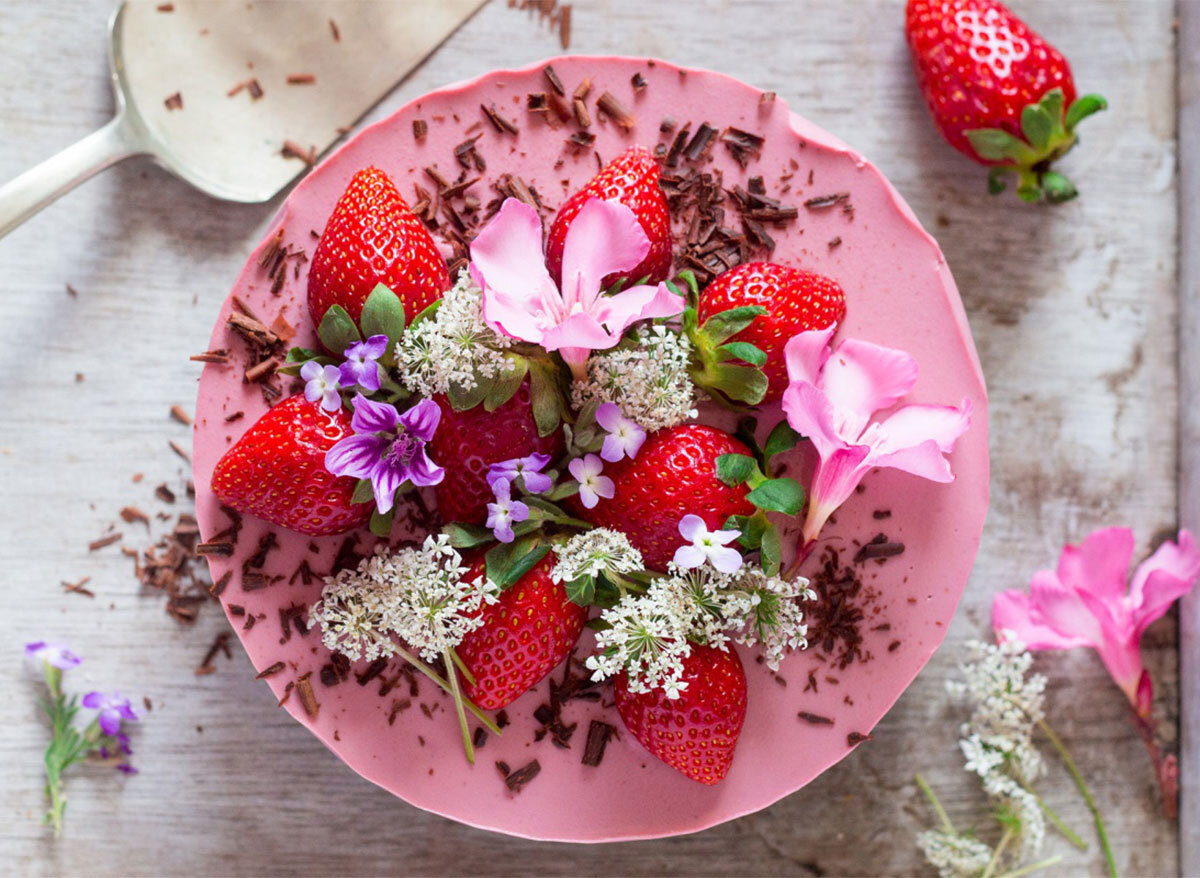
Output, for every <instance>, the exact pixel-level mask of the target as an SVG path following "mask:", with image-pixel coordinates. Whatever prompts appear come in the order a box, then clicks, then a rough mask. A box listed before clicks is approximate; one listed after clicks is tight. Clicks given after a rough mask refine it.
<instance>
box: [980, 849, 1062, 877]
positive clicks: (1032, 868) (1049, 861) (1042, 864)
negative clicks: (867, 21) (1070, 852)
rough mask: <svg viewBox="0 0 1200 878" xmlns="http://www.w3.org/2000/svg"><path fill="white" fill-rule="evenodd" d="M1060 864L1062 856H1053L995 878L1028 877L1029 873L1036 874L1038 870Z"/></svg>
mask: <svg viewBox="0 0 1200 878" xmlns="http://www.w3.org/2000/svg"><path fill="white" fill-rule="evenodd" d="M1060 862H1062V854H1055V855H1054V856H1052V857H1047V858H1046V859H1044V860H1038V861H1037V862H1036V863H1030V864H1029V865H1028V866H1022V867H1021V868H1020V869H1013V870H1012V871H1011V872H1005V873H1004V874H1002V875H997V876H996V878H1019V876H1021V875H1028V874H1029V873H1030V872H1036V871H1037V870H1038V869H1049V868H1050V867H1051V866H1054V865H1057V864H1058V863H1060Z"/></svg>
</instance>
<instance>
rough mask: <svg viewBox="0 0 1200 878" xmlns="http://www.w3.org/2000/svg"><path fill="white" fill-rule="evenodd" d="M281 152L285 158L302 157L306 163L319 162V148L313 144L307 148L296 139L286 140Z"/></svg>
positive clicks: (313, 163) (301, 159)
mask: <svg viewBox="0 0 1200 878" xmlns="http://www.w3.org/2000/svg"><path fill="white" fill-rule="evenodd" d="M279 154H280V155H282V156H283V157H284V158H285V159H300V161H302V162H304V164H306V165H315V164H316V163H317V148H316V147H315V146H311V147H309V148H308V149H305V148H304V147H303V146H301V145H300V144H298V143H296V141H294V140H285V141H284V142H283V147H282V148H281V149H280V150H279Z"/></svg>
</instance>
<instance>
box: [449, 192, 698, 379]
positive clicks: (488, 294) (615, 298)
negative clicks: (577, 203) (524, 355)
mask: <svg viewBox="0 0 1200 878" xmlns="http://www.w3.org/2000/svg"><path fill="white" fill-rule="evenodd" d="M649 249H650V241H649V239H647V237H646V233H645V232H644V231H642V227H641V225H640V224H639V223H638V221H637V217H635V216H634V214H633V211H632V210H630V209H629V208H628V207H626V206H625V205H623V204H621V203H620V202H619V201H603V200H601V199H599V198H593V199H591V200H589V201H587V202H586V203H585V204H584V206H583V208H582V209H581V210H580V211H579V213H578V215H577V216H576V217H575V220H574V222H572V223H571V227H570V229H569V230H568V232H567V237H566V242H565V244H564V246H563V272H562V278H563V280H562V288H561V290H560V289H559V287H557V286H556V285H555V283H554V281H553V279H552V278H551V277H550V272H548V271H547V270H546V259H545V255H544V253H543V248H542V224H541V220H540V219H539V218H538V214H537V211H536V210H534V209H533V208H532V207H530V206H529V205H527V204H524V203H523V202H521V201H518V200H517V199H515V198H509V199H506V200H505V202H504V204H503V205H501V207H500V211H499V212H498V213H497V214H496V216H495V217H494V218H493V219H492V220H491V221H490V222H489V223H488V224H487V225H486V226H484V227H483V229H482V230H481V231H480V232H479V234H478V235H477V236H476V237H475V240H474V241H473V242H472V243H471V264H470V273H471V279H472V280H473V281H475V283H476V284H477V285H478V286H479V288H480V289H481V290H482V291H483V317H484V320H485V321H486V322H487V324H488V325H489V326H490V327H492V328H493V329H494V330H496V331H497V332H501V333H503V334H505V335H507V336H510V337H512V338H517V339H521V340H522V341H527V342H531V343H533V344H537V345H541V346H542V347H544V348H545V349H546V350H548V351H558V352H559V354H561V356H562V358H563V360H564V361H565V362H566V363H567V365H568V366H570V367H571V372H572V374H573V375H574V376H575V378H576V379H582V378H584V377H586V374H587V373H586V370H585V368H584V364H585V363H586V362H587V358H588V355H589V354H590V353H591V352H592V351H599V350H607V349H608V348H611V347H615V346H616V345H617V343H618V342H620V340H621V336H622V334H623V333H624V332H625V330H626V329H628V328H629V327H630V326H631V325H632V324H634V323H636V322H637V321H639V320H648V319H651V318H655V317H674V316H675V315H676V314H679V313H680V312H682V311H683V307H684V302H683V299H682V297H680V296H677V295H675V294H674V293H672V292H671V291H670V290H669V289H668V288H667V286H666V284H662V283H660V284H658V285H649V284H647V285H638V286H632V287H626V288H625V289H623V290H621V291H620V292H619V293H616V294H615V295H611V296H610V295H604V290H603V289H602V288H601V286H600V284H601V281H602V280H603V279H604V278H605V277H606V276H608V275H610V274H619V273H621V272H624V271H629V270H630V269H632V268H635V267H636V266H637V265H638V264H639V263H640V262H641V261H642V259H644V258H645V256H646V253H647V252H648V251H649Z"/></svg>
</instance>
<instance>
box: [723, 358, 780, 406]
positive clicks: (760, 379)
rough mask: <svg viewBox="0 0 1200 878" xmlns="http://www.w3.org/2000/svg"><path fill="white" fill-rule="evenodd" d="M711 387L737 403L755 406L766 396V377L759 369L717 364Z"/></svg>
mask: <svg viewBox="0 0 1200 878" xmlns="http://www.w3.org/2000/svg"><path fill="white" fill-rule="evenodd" d="M713 373H714V377H715V380H714V381H713V383H712V387H713V389H715V390H718V391H720V392H721V393H723V394H725V395H726V396H728V397H729V398H730V399H732V400H735V401H737V402H744V403H747V404H749V405H757V404H758V403H760V402H762V399H763V397H764V396H766V395H767V376H766V375H764V374H763V373H762V371H761V370H759V369H754V368H751V367H749V366H734V365H731V364H729V363H718V364H717V365H716V367H714V369H713Z"/></svg>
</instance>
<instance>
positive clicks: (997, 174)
mask: <svg viewBox="0 0 1200 878" xmlns="http://www.w3.org/2000/svg"><path fill="white" fill-rule="evenodd" d="M1010 173H1012V172H1011V171H1009V169H1008V168H992V169H991V170H990V171H988V182H987V185H988V192H990V193H991V194H992V195H999V194H1000V193H1001V192H1003V191H1004V190H1005V189H1007V188H1008V182H1007V181H1006V180H1005V179H1004V178H1005V177H1007V176H1008V175H1009V174H1010Z"/></svg>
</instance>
